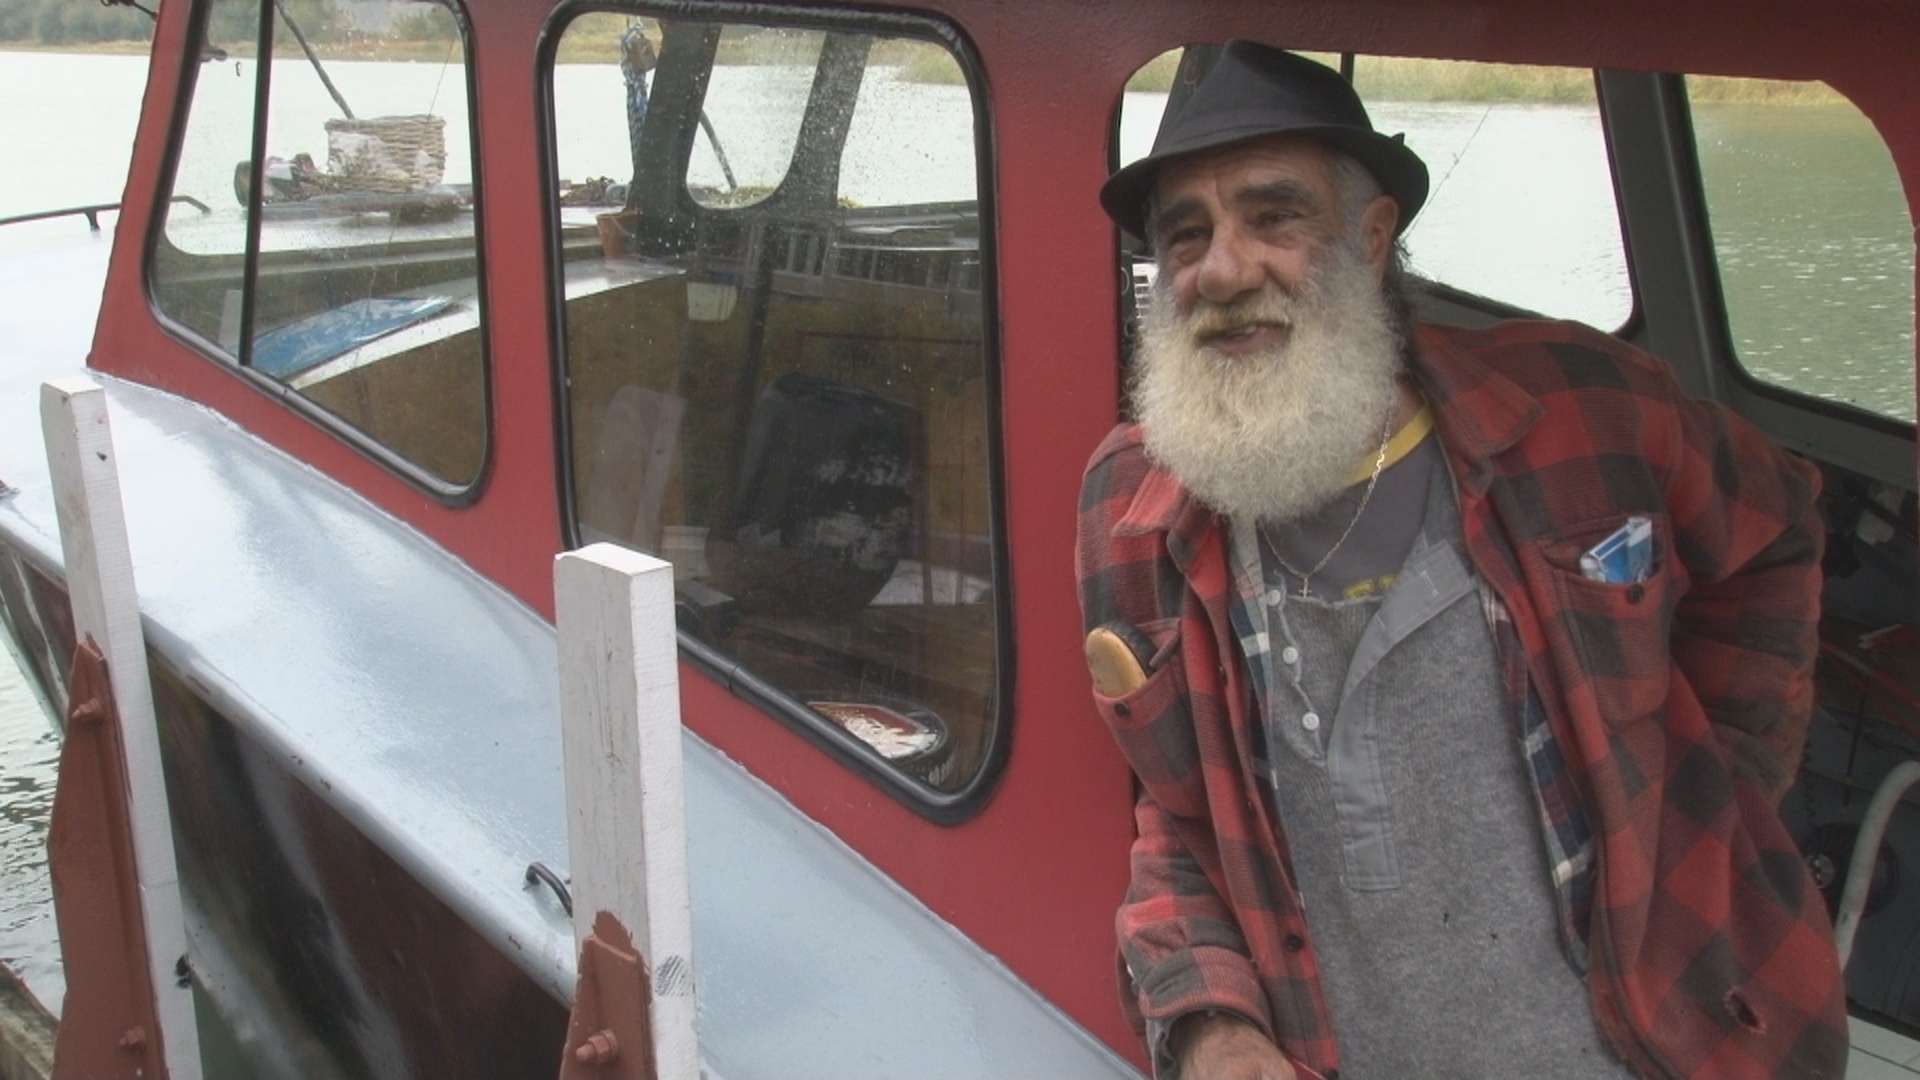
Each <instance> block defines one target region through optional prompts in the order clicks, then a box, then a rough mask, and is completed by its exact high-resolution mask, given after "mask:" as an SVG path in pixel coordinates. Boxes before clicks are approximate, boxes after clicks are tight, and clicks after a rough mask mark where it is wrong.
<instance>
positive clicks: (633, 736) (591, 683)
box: [554, 544, 700, 1080]
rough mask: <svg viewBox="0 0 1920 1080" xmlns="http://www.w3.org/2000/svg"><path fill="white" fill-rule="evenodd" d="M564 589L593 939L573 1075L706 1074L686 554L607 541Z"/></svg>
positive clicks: (562, 579)
mask: <svg viewBox="0 0 1920 1080" xmlns="http://www.w3.org/2000/svg"><path fill="white" fill-rule="evenodd" d="M554 592H555V600H556V604H555V611H556V620H555V621H556V624H557V629H558V632H559V661H560V717H561V720H560V723H561V753H562V758H563V760H564V762H565V773H566V784H567V848H568V860H569V866H570V867H571V869H572V878H573V884H572V893H573V930H574V940H575V941H576V942H577V943H578V944H579V946H580V950H581V965H580V988H579V991H578V993H577V994H576V997H575V1002H574V1013H573V1025H572V1028H571V1029H570V1031H569V1033H568V1037H567V1049H566V1056H565V1058H564V1060H563V1062H562V1075H563V1076H594V1077H600V1076H615V1075H617V1076H622V1077H628V1076H631V1077H644V1078H648V1080H698V1077H699V1073H700V1055H699V1044H698V1038H697V1035H696V1031H695V1022H694V992H693V909H692V899H691V894H690V892H689V889H688V882H687V836H686V797H685V793H684V782H683V779H682V761H681V753H682V749H681V735H680V678H679V656H678V649H677V646H676V643H675V639H674V612H673V568H672V566H671V565H669V564H667V563H665V562H662V561H660V560H659V559H656V558H653V557H652V556H649V555H643V554H641V553H639V552H636V551H631V550H628V549H626V548H623V547H619V546H618V545H614V544H594V545H591V546H589V547H586V548H583V549H581V550H580V551H578V552H569V553H566V554H563V555H561V556H559V558H558V559H557V560H556V564H555V567H554ZM636 961H637V962H636ZM629 1001H631V1002H633V1003H634V1005H633V1007H635V1008H638V1009H639V1011H640V1012H641V1014H642V1015H641V1016H639V1017H638V1018H637V1021H636V1020H635V1019H634V1018H632V1017H628V1016H626V1015H625V1010H626V1009H627V1008H628V1006H627V1005H626V1004H623V1003H625V1002H629ZM636 1024H637V1026H636ZM636 1041H639V1042H641V1043H642V1044H643V1045H640V1046H635V1045H634V1043H635V1042H636ZM649 1066H650V1068H649Z"/></svg>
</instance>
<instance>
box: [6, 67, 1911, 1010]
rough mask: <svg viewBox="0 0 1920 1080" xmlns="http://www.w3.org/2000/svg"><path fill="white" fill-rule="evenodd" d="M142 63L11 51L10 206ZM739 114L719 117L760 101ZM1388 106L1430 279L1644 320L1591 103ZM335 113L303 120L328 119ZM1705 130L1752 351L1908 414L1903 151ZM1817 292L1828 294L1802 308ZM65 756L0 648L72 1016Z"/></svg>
mask: <svg viewBox="0 0 1920 1080" xmlns="http://www.w3.org/2000/svg"><path fill="white" fill-rule="evenodd" d="M227 66H229V67H230V66H232V65H227ZM376 67H378V66H377V65H367V64H340V65H336V70H335V74H336V76H337V77H338V78H339V79H340V81H341V82H342V83H343V84H347V85H351V86H355V87H356V88H358V87H359V86H360V85H363V84H364V80H367V79H376V80H377V79H378V78H379V77H380V73H378V72H377V71H373V70H367V69H373V68H376ZM397 67H400V68H407V69H411V72H410V73H407V74H404V75H403V76H401V77H404V78H410V79H418V78H420V77H421V75H420V72H419V65H397ZM145 73H146V60H145V58H144V57H121V56H78V55H61V54H43V53H20V52H0V101H6V102H8V103H9V104H8V107H7V108H6V109H4V110H0V147H4V148H5V149H6V153H5V160H6V161H7V162H8V167H7V168H4V169H0V217H5V216H8V215H11V214H20V213H28V212H33V211H38V210H45V209H52V208H55V207H63V206H74V205H80V204H87V203H108V202H116V201H118V199H119V197H120V191H121V187H122V185H123V183H124V179H125V175H126V167H127V159H128V156H129V152H130V149H131V142H132V136H133V129H134V124H135V121H136V119H137V113H138V109H139V105H140V97H141V94H142V92H143V90H144V80H145ZM219 74H220V75H221V76H227V75H228V72H227V71H226V70H224V69H223V70H221V71H220V72H219ZM244 74H245V72H244V71H243V70H236V71H235V72H233V73H232V75H231V77H227V78H224V79H223V86H224V84H228V83H231V84H234V85H235V86H239V87H241V88H244V87H246V86H247V85H249V84H250V80H249V79H246V78H243V76H244ZM557 81H558V84H559V85H558V88H557V93H558V96H559V97H560V98H561V99H562V100H563V101H565V100H573V101H598V102H601V103H602V104H603V105H605V106H607V107H609V108H611V109H613V110H614V111H612V112H610V113H609V117H614V118H617V116H618V115H619V114H618V112H617V109H618V106H617V105H614V104H613V103H617V102H619V101H620V100H621V97H620V83H619V74H618V71H617V69H615V68H614V67H613V66H612V65H598V66H581V67H578V68H574V69H570V70H566V71H564V72H563V73H562V75H561V77H560V78H559V80H557ZM440 85H441V87H442V88H444V90H445V91H446V93H447V97H446V98H445V99H443V100H442V101H441V102H440V103H439V104H440V105H442V106H445V108H444V109H443V110H442V111H443V114H444V115H449V116H452V117H459V116H463V115H464V106H463V105H461V104H460V101H459V99H460V98H461V96H462V95H463V92H464V88H463V85H462V83H461V80H460V79H458V78H452V79H446V80H445V81H444V82H442V83H440ZM726 90H727V80H716V93H720V92H724V91H726ZM743 92H744V88H743ZM899 92H900V93H906V94H912V95H916V96H918V97H922V98H925V99H926V101H925V103H924V108H925V109H926V110H927V113H926V115H928V116H932V117H939V116H946V115H947V114H949V113H951V114H952V116H953V117H954V118H955V119H956V121H957V122H959V123H963V124H964V123H966V122H967V111H966V110H967V103H966V98H965V96H964V93H963V92H962V91H961V90H960V89H959V88H955V87H902V88H901V89H900V91H899ZM374 93H375V94H376V96H377V94H378V92H377V91H374ZM948 98H951V100H947V99H948ZM314 100H315V102H316V104H315V105H314V108H316V109H321V110H324V109H325V108H327V107H328V105H327V102H326V100H325V98H324V97H323V96H321V95H318V94H316V95H314ZM1163 101H1164V98H1163V96H1161V95H1128V101H1127V105H1126V108H1125V110H1124V112H1123V129H1122V145H1123V157H1126V158H1131V157H1133V156H1137V155H1138V154H1139V153H1141V152H1143V151H1144V149H1145V148H1146V146H1147V145H1148V144H1149V143H1150V142H1151V139H1152V131H1153V125H1154V123H1155V122H1156V120H1157V116H1158V111H1159V107H1160V105H1161V104H1162V103H1163ZM723 104H724V103H722V102H719V101H716V102H714V103H713V105H714V108H713V109H712V110H710V111H713V112H714V113H715V115H716V116H721V115H722V114H730V115H732V116H741V115H751V114H752V113H753V112H754V111H755V110H753V109H746V108H743V109H738V110H730V109H726V108H723V107H722V106H723ZM1374 115H1375V119H1376V123H1377V124H1378V126H1380V127H1381V128H1382V129H1384V130H1388V131H1405V132H1407V137H1408V142H1409V144H1410V145H1412V146H1414V147H1415V148H1416V149H1417V150H1419V151H1420V152H1421V153H1422V155H1423V156H1424V157H1425V158H1426V160H1427V161H1428V163H1429V165H1430V167H1431V168H1432V170H1433V173H1434V188H1435V195H1434V197H1433V199H1432V201H1431V202H1430V203H1429V205H1428V207H1427V209H1426V210H1425V211H1424V212H1423V213H1422V215H1421V217H1420V219H1419V220H1418V221H1417V222H1416V223H1415V228H1414V230H1413V232H1412V233H1411V234H1410V237H1409V243H1410V249H1411V254H1412V260H1413V264H1414V266H1415V268H1416V269H1417V270H1420V271H1422V272H1425V273H1429V274H1432V275H1435V276H1440V277H1444V278H1445V279H1446V280H1448V281H1449V282H1451V283H1453V284H1456V285H1459V286H1461V287H1465V288H1469V289H1471V290H1473V291H1477V292H1482V293H1484V294H1486V295H1489V296H1494V297H1497V298H1500V299H1504V300H1508V301H1510V302H1515V303H1520V304H1523V305H1527V306H1531V307H1535V308H1537V309H1538V310H1541V311H1543V312H1546V313H1549V314H1554V315H1561V316H1567V317H1573V318H1580V319H1583V320H1586V321H1590V322H1594V323H1596V324H1598V325H1601V326H1603V327H1611V326H1617V325H1618V324H1619V323H1620V322H1621V321H1622V320H1624V319H1625V318H1626V317H1627V315H1628V314H1629V305H1630V292H1629V289H1628V282H1627V278H1626V271H1625V269H1624V261H1623V259H1622V258H1621V255H1620V252H1619V246H1620V240H1619V232H1618V226H1617V224H1616V223H1615V222H1614V219H1613V216H1612V215H1613V210H1612V202H1613V200H1612V193H1611V188H1610V187H1609V186H1608V181H1607V173H1606V159H1605V152H1604V143H1603V141H1602V139H1601V137H1600V133H1599V125H1598V121H1597V118H1596V117H1595V115H1594V114H1593V112H1592V111H1591V109H1583V108H1580V107H1547V106H1497V107H1488V106H1482V105H1474V106H1466V105H1395V104H1391V103H1388V104H1382V105H1379V106H1376V107H1375V110H1374ZM323 119H324V116H321V115H316V116H314V117H312V118H311V123H309V124H307V126H309V127H311V128H313V129H314V130H319V125H320V122H321V120H323ZM303 122H305V121H304V120H303ZM1695 122H1696V127H1697V130H1698V133H1699V146H1700V152H1701V156H1702V160H1703V162H1704V165H1705V168H1706V170H1707V173H1708V176H1707V179H1708V187H1709V200H1710V202H1711V203H1712V205H1713V208H1714V215H1715V216H1714V227H1715V230H1716V235H1717V238H1718V243H1719V247H1720V249H1721V251H1722V253H1723V260H1724V262H1725V276H1726V283H1727V288H1728V292H1729V306H1730V307H1731V309H1732V311H1733V317H1734V324H1735V338H1736V342H1735V344H1736V348H1738V349H1739V350H1740V352H1741V355H1742V356H1743V358H1744V359H1745V360H1746V362H1747V363H1749V364H1750V365H1752V366H1753V367H1754V368H1755V370H1757V371H1759V372H1760V373H1761V374H1762V375H1763V376H1764V377H1766V378H1769V379H1772V380H1774V381H1776V382H1780V383H1784V384H1787V385H1790V386H1793V387H1794V388H1796V389H1799V390H1804V391H1806V392H1808V393H1812V394H1817V395H1822V396H1827V397H1832V398H1836V399H1839V400H1845V401H1851V402H1855V403H1857V404H1860V405H1862V406H1863V407H1866V408H1870V409H1874V410H1877V411H1881V412H1885V413H1887V414H1889V415H1893V416H1899V417H1902V418H1906V419H1911V418H1912V417H1913V415H1914V406H1913V366H1912V365H1913V356H1914V349H1913V326H1914V324H1913V315H1912V312H1913V258H1914V256H1913V247H1912V235H1913V234H1912V223H1911V221H1910V220H1909V219H1908V218H1907V216H1906V207H1905V202H1904V199H1903V198H1902V196H1901V193H1900V190H1899V186H1898V183H1897V181H1896V180H1895V179H1894V178H1893V175H1892V169H1891V164H1890V161H1889V160H1888V156H1887V153H1886V150H1885V147H1884V146H1883V145H1882V144H1881V143H1880V142H1879V140H1878V138H1877V136H1875V135H1874V133H1873V132H1872V130H1871V128H1870V127H1869V126H1868V125H1866V123H1865V122H1864V121H1862V120H1860V119H1859V118H1858V116H1857V114H1853V113H1851V110H1848V109H1846V108H1845V107H1828V106H1821V107H1800V108H1777V107H1776V108H1753V107H1734V106H1721V107H1710V108H1702V109H1700V110H1698V111H1697V112H1696V115H1695ZM617 123H618V121H617V119H610V120H608V121H607V124H608V125H611V124H617ZM603 126H606V125H602V124H599V123H595V124H589V125H585V126H584V127H582V128H580V130H583V131H584V130H587V129H598V128H601V127H603ZM447 134H448V144H449V146H448V149H449V151H450V153H449V158H450V160H449V170H448V172H449V176H448V179H449V180H454V181H457V180H464V179H465V178H466V175H465V174H466V173H467V171H468V170H467V169H466V167H465V154H466V144H465V132H464V130H463V127H462V125H461V124H458V123H449V125H448V132H447ZM730 137H731V138H732V139H734V140H736V142H735V145H736V146H739V145H743V144H745V143H748V142H751V141H752V140H751V138H750V133H744V132H740V131H739V130H737V129H736V130H735V131H734V132H732V133H731V134H730ZM561 138H562V140H563V146H562V147H561V152H560V159H561V161H562V162H563V169H566V170H567V171H568V172H569V173H570V174H571V175H568V176H566V177H564V178H565V179H571V180H581V179H585V178H587V177H588V176H591V175H596V174H600V175H617V174H618V171H619V169H620V168H621V166H622V165H623V163H624V159H625V148H624V146H623V145H622V144H621V143H619V142H612V143H609V142H608V141H606V140H598V141H597V142H596V141H592V140H589V141H587V142H584V143H582V144H580V145H572V144H567V143H566V140H567V139H568V131H567V130H566V125H565V124H563V130H562V132H561ZM589 147H590V149H589ZM962 149H963V150H964V145H963V147H962ZM703 152H704V151H703ZM596 153H597V154H601V155H604V160H601V159H599V158H596V157H595V156H594V155H595V154H596ZM929 170H930V175H943V176H947V177H952V176H954V175H956V174H957V175H959V176H961V177H966V176H969V175H970V174H971V171H972V166H971V163H970V162H967V161H965V160H964V159H962V160H961V161H959V162H958V163H957V164H956V163H946V164H942V163H938V162H930V163H929ZM1522 170H1524V171H1522ZM226 182H227V181H226V180H225V178H224V177H222V178H220V182H219V184H216V185H215V186H216V187H219V186H221V185H224V184H225V183H226ZM1091 194H1092V193H1089V198H1091ZM1549 194H1550V196H1551V197H1550V198H1549V197H1548V196H1549ZM940 197H951V196H950V195H945V194H942V195H941V196H940ZM962 197H964V196H962ZM228 204H229V205H230V196H229V197H228ZM1835 213H1840V214H1841V216H1840V217H1839V218H1838V219H1836V218H1835V217H1834V216H1833V215H1834V214H1835ZM1822 215H1825V216H1822ZM1490 250H1491V251H1492V252H1493V253H1494V254H1493V255H1492V256H1489V254H1488V252H1489V251H1490ZM1810 290H1811V291H1813V292H1812V295H1815V296H1817V297H1818V302H1817V303H1812V304H1809V303H1804V302H1799V301H1801V300H1803V299H1804V298H1805V297H1806V296H1807V295H1809V291H1810ZM4 362H5V355H4V352H0V363H4ZM4 465H5V463H4V462H0V475H4ZM56 752H57V745H56V741H55V738H54V736H53V734H52V729H51V727H50V725H49V723H48V722H47V720H46V718H45V716H44V714H43V713H42V711H41V709H40V706H39V704H38V701H37V699H36V698H35V696H34V695H33V694H32V692H31V691H29V689H28V688H27V686H26V684H25V683H24V681H23V680H22V679H21V677H20V674H19V672H18V670H17V669H16V668H15V666H14V664H13V662H12V660H11V657H10V656H4V655H0V963H6V964H8V965H10V966H12V967H14V968H15V969H16V970H19V971H21V972H23V973H24V974H25V976H26V977H27V979H28V982H29V985H30V986H32V987H33V988H34V989H35V990H36V992H37V993H39V994H40V996H41V997H42V999H43V1000H45V1001H47V1002H48V1003H49V1004H53V1005H56V1006H57V1004H58V1000H59V987H60V980H59V954H58V945H57V942H56V939H55V934H54V927H53V921H52V918H51V913H50V904H49V901H48V888H47V881H46V858H45V851H44V834H45V830H46V823H47V816H48V811H49V808H50V805H51V801H52V786H53V785H52V781H53V775H54V767H55V756H56Z"/></svg>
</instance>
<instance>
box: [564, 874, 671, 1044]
mask: <svg viewBox="0 0 1920 1080" xmlns="http://www.w3.org/2000/svg"><path fill="white" fill-rule="evenodd" d="M652 1000H653V984H652V980H651V979H650V978H649V977H648V975H647V967H646V964H645V963H643V962H642V961H641V959H640V952H639V950H637V949H635V948H634V947H633V938H632V936H631V935H629V934H628V933H627V930H626V927H624V926H621V925H620V920H618V919H616V918H614V917H613V916H612V915H611V914H609V913H608V912H605V911H602V912H600V913H599V914H598V915H596V916H595V917H594V920H593V933H591V934H588V935H587V938H586V940H585V941H583V942H581V943H580V969H579V977H578V981H577V982H576V984H575V986H574V993H573V1016H572V1018H571V1019H569V1020H568V1021H567V1047H566V1050H565V1052H564V1053H563V1054H562V1055H561V1058H560V1080H614V1078H616V1077H617V1078H619V1080H654V1069H653V1020H652V1017H651V1015H650V1013H649V1011H648V1002H650V1001H652Z"/></svg>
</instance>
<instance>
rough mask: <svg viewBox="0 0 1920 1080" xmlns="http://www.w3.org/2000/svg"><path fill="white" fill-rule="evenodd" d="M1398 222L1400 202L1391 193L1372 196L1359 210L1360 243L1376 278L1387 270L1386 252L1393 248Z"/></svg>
mask: <svg viewBox="0 0 1920 1080" xmlns="http://www.w3.org/2000/svg"><path fill="white" fill-rule="evenodd" d="M1399 224H1400V204H1399V203H1398V202H1395V201H1394V198H1393V196H1391V195H1376V196H1374V198H1373V201H1372V202H1370V203H1368V204H1367V208H1366V209H1365V210H1362V211H1361V212H1360V243H1361V244H1362V245H1363V246H1364V248H1365V250H1366V253H1367V265H1369V266H1371V267H1373V276H1374V278H1375V279H1376V280H1377V279H1379V278H1381V277H1383V276H1384V275H1385V274H1386V272H1387V253H1388V252H1390V251H1392V250H1393V233H1394V229H1395V228H1396V227H1397V226H1398V225H1399Z"/></svg>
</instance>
